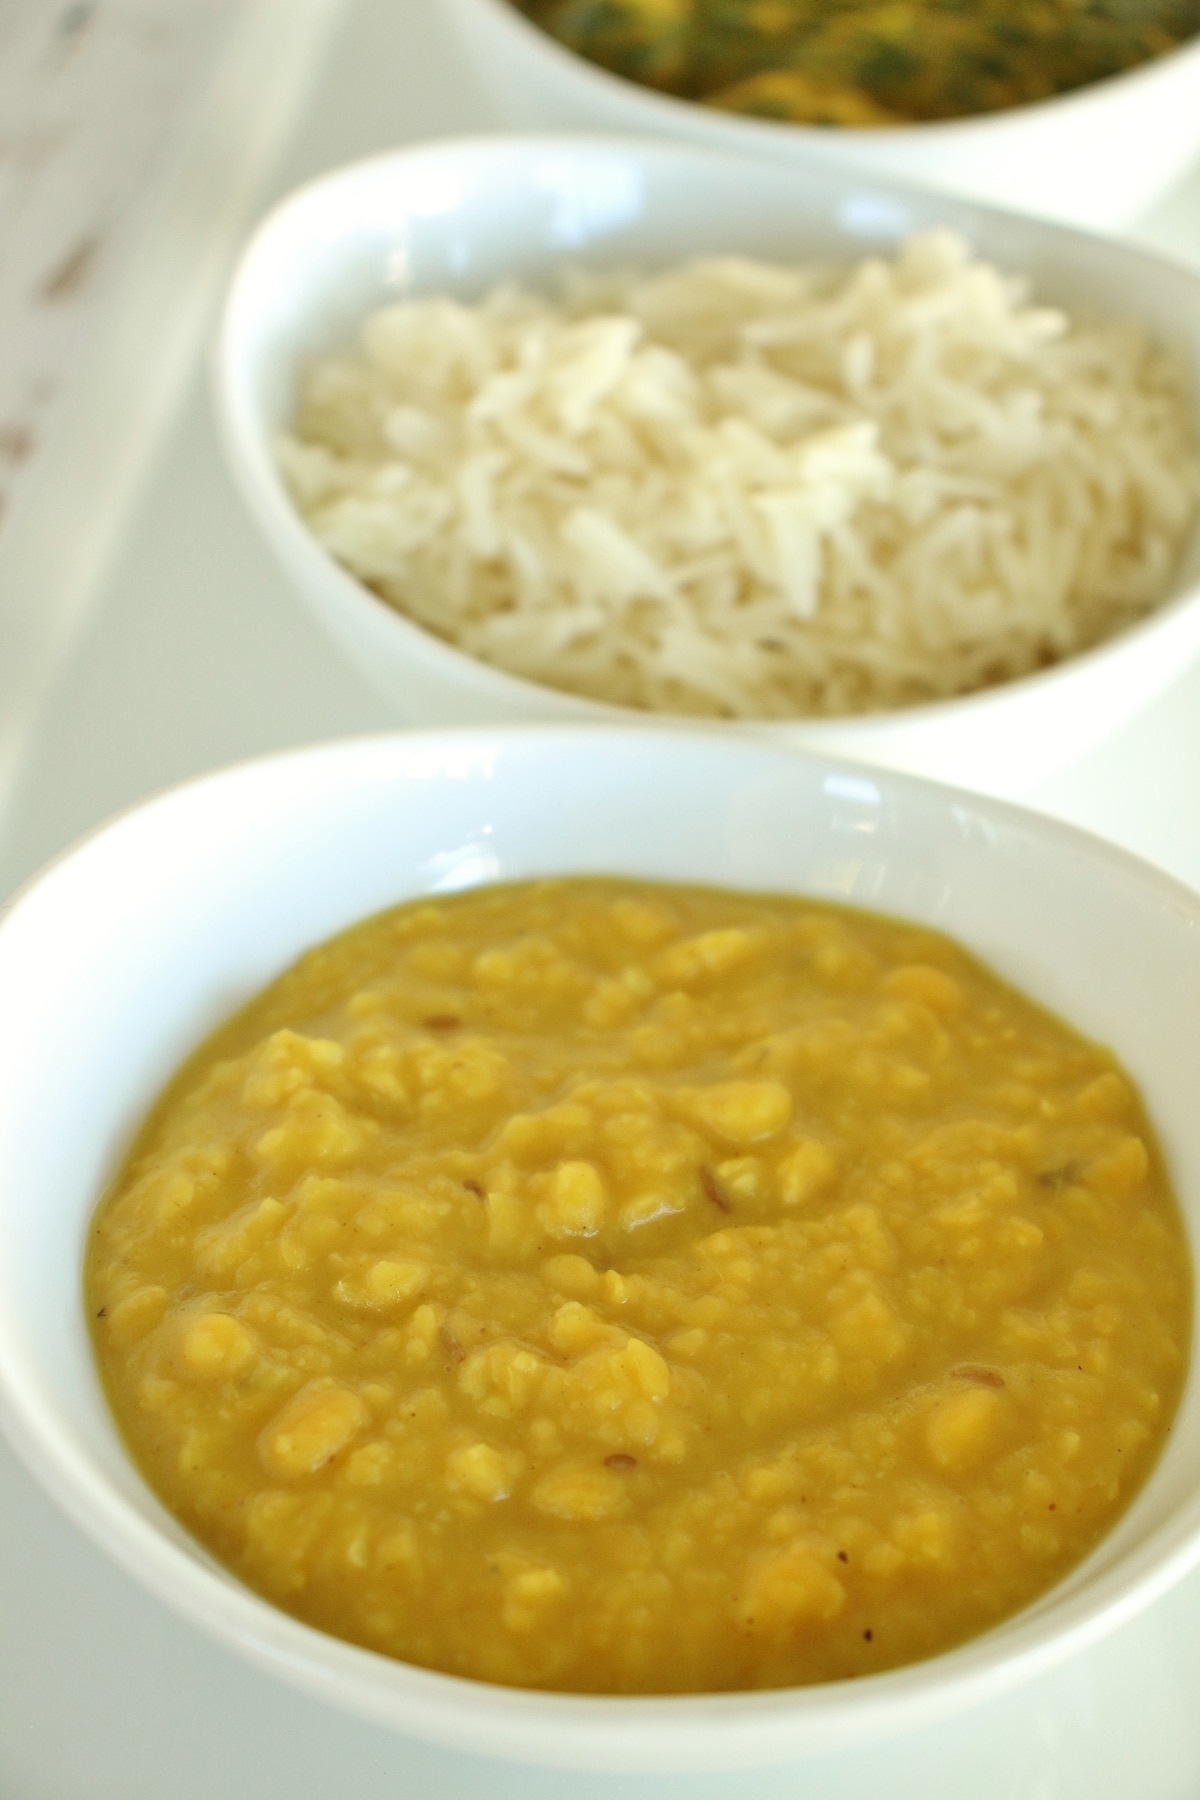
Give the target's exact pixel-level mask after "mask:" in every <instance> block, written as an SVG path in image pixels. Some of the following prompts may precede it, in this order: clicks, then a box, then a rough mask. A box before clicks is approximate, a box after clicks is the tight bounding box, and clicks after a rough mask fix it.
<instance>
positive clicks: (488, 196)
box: [216, 137, 1200, 795]
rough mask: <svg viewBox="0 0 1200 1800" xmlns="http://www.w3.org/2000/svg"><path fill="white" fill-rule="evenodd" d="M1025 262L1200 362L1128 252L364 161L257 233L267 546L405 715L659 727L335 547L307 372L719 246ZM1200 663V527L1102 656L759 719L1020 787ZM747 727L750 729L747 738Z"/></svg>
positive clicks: (904, 220)
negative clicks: (416, 321)
mask: <svg viewBox="0 0 1200 1800" xmlns="http://www.w3.org/2000/svg"><path fill="white" fill-rule="evenodd" d="M939 224H940V225H949V226H952V227H954V228H955V229H957V230H959V231H960V232H962V233H963V234H964V235H965V236H966V237H967V238H968V239H969V240H970V241H971V242H972V243H973V244H974V245H975V246H976V247H977V248H978V249H979V251H980V252H981V253H982V254H983V255H985V256H987V257H989V258H990V259H991V260H993V261H994V262H997V263H999V264H1001V265H1003V266H1005V267H1008V268H1014V269H1019V270H1023V271H1026V272H1027V273H1028V274H1029V275H1030V276H1031V278H1032V279H1033V281H1034V283H1035V284H1036V288H1037V291H1038V293H1039V294H1040V295H1042V296H1044V297H1045V298H1046V299H1048V300H1050V301H1054V302H1059V303H1062V304H1064V305H1067V306H1071V307H1075V308H1080V307H1084V308H1093V309H1100V310H1104V311H1108V312H1111V313H1114V314H1121V315H1130V316H1133V317H1136V318H1141V319H1144V320H1146V321H1147V322H1148V323H1149V324H1150V325H1151V326H1152V327H1153V328H1154V329H1155V330H1156V331H1157V332H1159V333H1160V334H1161V335H1163V336H1165V337H1170V338H1174V339H1177V340H1178V341H1179V342H1180V343H1181V344H1182V345H1183V346H1184V348H1185V349H1186V351H1187V353H1188V355H1189V357H1190V360H1191V362H1192V365H1193V367H1195V368H1197V369H1200V275H1198V274H1196V273H1194V272H1192V271H1189V270H1187V269H1183V268H1178V267H1175V266H1173V265H1171V264H1169V263H1166V262H1163V261H1162V260H1161V259H1160V258H1158V257H1155V256H1153V255H1151V254H1149V253H1147V252H1144V251H1140V250H1137V249H1135V248H1133V247H1132V246H1129V245H1124V244H1118V243H1114V242H1108V241H1105V240H1103V239H1099V238H1092V237H1088V236H1085V235H1082V234H1080V233H1077V232H1074V231H1071V230H1068V229H1066V228H1064V227H1060V226H1054V225H1049V224H1046V223H1044V222H1041V221H1036V220H1029V219H1019V218H1015V217H1012V216H1010V215H1008V214H1004V213H998V212H993V211H991V210H989V209H987V208H983V207H978V206H975V205H972V204H970V203H968V202H966V201H956V200H951V199H947V198H945V197H941V196H935V195H930V194H927V193H921V192H919V191H916V190H911V189H905V188H900V187H895V186H891V185H888V184H886V183H882V182H878V181H875V180H873V179H871V178H869V177H865V176H858V175H855V174H852V173H846V172H838V171H829V170H820V169H805V168H800V167H798V166H797V167H792V168H785V167H780V166H778V165H771V164H762V163H750V162H746V161H743V160H741V159H738V158H735V157H729V156H718V155H713V154H711V153H709V152H706V151H704V150H697V149H693V148H691V147H689V146H686V145H669V144H662V143H654V142H645V143H642V142H626V141H621V140H618V139H603V138H599V139H587V138H582V139H581V138H537V137H533V138H496V139H486V138H484V139H473V140H466V141H460V142H447V143H441V144H433V145H428V146H425V147H423V148H419V149H414V150H404V151H400V152H397V153H395V154H392V155H388V156H382V157H378V158H375V159H373V160H371V161H369V162H363V163H358V164H355V165H352V166H351V167H349V168H345V169H342V170H339V171H338V172H336V173H334V174H332V175H329V176H326V177H325V178H324V179H323V180H320V181H317V182H315V183H313V184H312V185H311V186H309V187H306V188H303V189H301V190H300V191H299V192H298V193H296V194H294V195H293V196H292V197H291V198H290V199H288V200H286V201H285V202H284V203H283V204H282V205H281V206H280V207H278V208H277V209H276V210H275V211H274V212H273V213H272V214H271V215H270V216H269V217H268V218H267V219H266V220H265V221H264V223H263V224H262V225H261V226H260V228H259V229H258V231H257V232H256V234H255V236H254V237H253V239H252V240H251V242H250V244H249V246H248V248H247V249H246V252H245V254H244V256H243V258H242V261H241V264H240V267H239V269H238V271H237V275H236V277H235V280H234V282H233V286H232V290H231V293H230V296H229V300H228V303H227V306H226V310H225V316H224V321H223V324H222V328H221V334H220V342H219V346H218V354H217V366H216V387H217V397H218V404H219V411H220V416H221V422H222V425H223V434H224V440H225V444H226V448H227V451H228V457H229V462H230V466H231V468H232V470H233V473H234V476H235V478H236V480H237V483H238V486H239V487H240V489H241V492H242V495H243V497H244V499H245V501H246V503H247V505H248V506H249V508H250V510H251V512H252V513H253V515H254V517H255V519H256V520H257V521H258V524H259V525H260V527H261V528H262V531H263V533H264V535H265V537H266V540H267V542H268V544H269V545H270V546H271V548H272V550H273V551H274V552H275V554H276V556H277V558H278V559H279V561H280V563H281V564H282V566H283V568H284V569H285V570H286V572H287V574H288V575H289V577H290V578H291V580H292V582H293V584H294V587H295V590H296V593H297V595H298V597H299V598H300V599H301V600H302V601H304V602H305V603H306V604H307V606H308V607H309V608H310V610H311V611H312V612H313V613H314V615H315V616H316V618H317V619H318V620H319V621H320V623H321V624H322V625H323V626H324V628H325V629H326V630H327V631H328V633H329V635H330V636H331V637H332V638H333V640H334V641H335V643H337V644H338V645H339V646H340V647H341V649H342V650H343V651H344V653H345V654H346V655H347V657H349V659H350V660H351V661H352V662H353V663H354V664H355V665H356V666H357V667H358V669H359V670H360V671H361V673H362V674H363V675H364V676H365V677H366V678H367V680H368V681H370V682H371V683H372V685H373V686H374V687H376V688H377V689H378V690H379V691H380V692H382V693H383V694H385V695H387V696H388V697H389V698H390V699H391V700H392V701H393V702H394V703H395V704H396V706H397V708H398V709H399V712H400V717H401V720H402V722H404V723H408V724H458V723H470V722H475V721H478V722H485V721H496V722H502V721H506V720H508V721H514V722H515V721H520V720H533V719H562V720H570V719H576V720H584V719H589V718H590V719H611V720H619V719H624V720H626V721H631V720H633V719H635V718H642V717H645V715H639V714H635V713H632V712H629V711H627V710H625V709H622V708H619V707H613V706H605V705H601V704H600V703H598V702H594V701H589V700H584V699H580V698H578V697H576V696H574V695H571V694H565V693H560V692H558V691H557V690H555V689H553V688H549V687H544V686H539V685H537V684H535V683H533V682H529V681H524V680H521V679H520V678H518V677H517V676H513V675H508V674H506V673H504V672H503V671H501V670H499V669H495V668H492V667H491V666H489V665H488V664H486V663H482V662H479V661H477V660H476V659H474V658H472V657H470V656H467V655H465V654H464V653H463V652H461V651H459V650H456V649H454V648H452V647H451V646H450V645H448V644H446V643H444V642H442V641H441V640H440V639H439V638H437V637H435V636H433V635H432V634H431V633H429V632H426V631H423V630H422V629H421V628H420V627H419V626H416V625H414V624H412V623H410V622H409V621H408V620H407V619H405V618H403V617H402V616H401V614H399V613H398V612H396V611H395V610H394V609H393V608H392V607H390V606H388V605H386V604H385V603H384V602H383V601H382V600H379V599H378V598H376V596H375V595H373V594H371V593H370V592H369V591H368V590H367V589H366V588H365V587H363V586H362V585H361V584H360V583H359V582H358V581H356V580H355V579H354V577H353V576H351V575H350V574H348V573H347V572H346V571H345V570H344V569H342V568H341V567H340V566H339V565H338V564H337V563H336V562H335V561H334V560H333V558H332V557H331V556H330V555H329V554H328V553H327V552H326V551H325V550H324V549H322V547H321V546H320V545H319V544H318V543H317V541H316V539H315V538H314V537H313V536H312V534H311V532H310V531H309V530H308V527H307V526H306V525H305V524H304V522H303V520H302V519H301V517H300V515H299V513H298V512H297V511H296V509H295V507H294V506H293V504H292V502H291V500H290V498H289V497H288V494H287V492H286V490H285V488H284V486H283V483H282V481H281V479H280V476H279V472H278V469H277V466H276V461H275V456H274V452H273V447H272V446H273V437H274V433H275V432H276V431H277V430H278V429H279V428H280V427H281V426H282V425H283V424H285V423H286V422H287V421H288V420H289V419H290V416H291V411H292V406H293V395H294V388H295V380H296V370H297V366H298V365H299V364H300V363H301V362H302V360H303V359H304V358H305V357H306V356H307V355H309V354H310V353H312V352H315V351H320V350H327V349H329V348H330V347H332V346H334V345H338V344H343V343H345V342H347V341H349V340H350V339H351V338H352V336H353V334H354V332H355V329H356V327H357V326H358V325H359V324H360V322H361V321H362V319H363V317H364V316H365V315H366V313H367V312H369V311H370V310H371V309H372V308H373V307H375V306H377V305H380V304H383V303H384V302H386V301H387V300H389V299H394V298H396V297H397V296H398V295H401V294H405V293H410V292H427V291H430V290H448V291H451V292H454V293H459V294H466V295H476V294H479V293H480V292H482V291H483V290H485V289H486V288H488V287H489V286H490V285H492V284H493V283H495V282H496V281H498V280H500V279H502V278H504V277H506V276H523V277H526V278H529V279H531V280H534V281H536V280H538V279H539V278H544V277H545V276H546V275H547V274H548V273H549V272H550V271H552V270H553V269H555V268H556V267H558V266H560V265H561V264H562V263H563V262H564V261H574V262H590V263H593V264H604V263H628V262H630V261H633V262H641V263H643V264H645V265H656V264H664V263H670V262H672V261H676V260H679V259H682V258H684V257H687V256H688V255H694V254H697V253H699V252H702V251H718V250H724V251H742V252H745V253H748V254H758V255H765V256H774V257H776V258H780V257H784V258H786V257H789V256H793V257H804V256H810V257H817V258H827V259H828V258H833V259H842V260H845V261H852V260H854V259H855V258H858V257H861V256H863V255H866V254H868V253H869V252H871V251H875V250H884V251H887V250H894V249H895V247H896V246H897V244H898V243H900V242H901V241H902V240H903V239H904V238H905V237H906V236H907V235H908V234H909V233H910V232H912V231H915V230H920V229H923V228H925V227H928V226H931V225H939ZM1198 649H1200V533H1198V534H1197V538H1196V541H1195V543H1194V544H1193V545H1192V547H1191V551H1190V554H1189V555H1188V557H1187V558H1186V559H1185V562H1184V565H1183V567H1182V569H1181V571H1180V574H1179V577H1178V580H1177V583H1176V590H1175V593H1174V595H1173V597H1171V598H1169V599H1168V600H1167V601H1166V603H1164V604H1163V605H1162V606H1161V607H1160V608H1159V609H1158V610H1157V611H1156V612H1155V613H1154V614H1153V615H1152V616H1150V617H1149V618H1147V619H1146V620H1145V621H1143V622H1142V623H1140V624H1138V625H1137V626H1135V627H1134V628H1133V629H1131V630H1129V631H1127V632H1125V633H1124V634H1123V635H1122V636H1120V637H1119V638H1116V639H1114V640H1112V641H1111V642H1109V643H1108V644H1106V645H1103V646H1101V647H1100V648H1098V649H1096V650H1093V651H1089V652H1087V653H1086V654H1084V655H1082V656H1077V657H1074V658H1072V659H1070V660H1069V661H1067V662H1064V663H1062V664H1060V665H1059V666H1058V667H1056V668H1054V669H1051V670H1048V671H1047V672H1045V673H1043V674H1039V675H1035V676H1032V677H1028V678H1025V679H1023V680H1020V681H1016V682H1011V683H1009V684H1008V685H1006V686H1004V687H1000V688H995V689H992V690H989V691H988V692H986V693H984V694H979V695H973V696H969V697H967V698H965V699H960V700H950V701H943V702H940V703H938V704H936V705H931V706H923V707H914V708H910V709H908V710H905V711H903V712H889V713H878V714H873V715H865V716H863V717H859V718H853V719H844V720H833V721H828V720H815V721H813V720H809V721H804V720H798V721H796V722H794V723H792V722H787V723H777V722H772V723H770V724H763V725H755V726H753V729H755V730H764V731H769V732H770V733H771V734H772V735H774V736H779V737H783V738H785V739H788V740H790V741H793V742H803V743H806V744H810V745H812V746H813V747H815V748H818V749H822V750H829V751H832V752H833V753H835V754H838V755H842V754H845V755H850V756H859V757H864V758H866V759H868V760H871V761H875V762H880V763H885V764H889V765H891V766H893V767H897V768H907V769H910V770H913V771H916V772H917V773H920V774H928V775H933V776H935V777H936V776H946V777H949V778H952V779H954V780H955V781H960V782H963V783H965V784H969V785H972V786H977V787H980V788H982V789H984V790H986V791H989V792H992V793H998V794H1007V795H1014V794H1019V793H1021V792H1023V791H1024V790H1025V789H1026V788H1028V787H1029V786H1031V785H1032V784H1033V783H1034V782H1036V781H1037V780H1039V779H1040V778H1043V777H1044V776H1046V775H1048V774H1049V773H1051V772H1052V771H1053V770H1054V769H1056V768H1058V767H1060V766H1062V765H1063V764H1065V763H1067V762H1070V761H1071V760H1072V759H1073V758H1075V757H1077V756H1079V755H1080V754H1082V753H1083V752H1084V751H1085V750H1087V749H1088V748H1089V747H1090V746H1091V745H1092V744H1094V743H1095V742H1097V741H1098V740H1099V739H1101V738H1102V737H1104V736H1105V735H1106V734H1108V733H1109V732H1111V731H1113V730H1115V729H1116V727H1117V726H1119V725H1120V724H1121V723H1122V722H1123V721H1124V720H1126V719H1127V718H1129V717H1131V716H1132V715H1133V714H1134V713H1136V712H1137V711H1138V710H1139V709H1140V708H1142V707H1143V706H1145V705H1146V704H1147V703H1148V702H1149V701H1150V700H1152V699H1153V698H1154V697H1155V696H1156V695H1157V694H1158V693H1159V692H1160V691H1161V689H1162V688H1163V687H1165V686H1166V685H1167V684H1168V683H1169V682H1171V681H1173V680H1174V679H1175V678H1176V677H1177V676H1178V674H1179V672H1180V670H1181V669H1182V668H1183V667H1184V666H1185V665H1186V663H1187V662H1188V661H1189V660H1190V659H1191V658H1192V657H1193V656H1194V655H1195V654H1196V652H1197V650H1198ZM728 729H729V730H730V731H731V732H736V731H739V730H743V729H745V727H744V726H740V725H732V726H730V727H728Z"/></svg>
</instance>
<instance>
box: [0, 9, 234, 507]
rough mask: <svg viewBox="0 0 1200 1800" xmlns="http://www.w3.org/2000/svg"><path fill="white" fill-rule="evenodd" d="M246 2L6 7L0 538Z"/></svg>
mask: <svg viewBox="0 0 1200 1800" xmlns="http://www.w3.org/2000/svg"><path fill="white" fill-rule="evenodd" d="M239 3H240V0H0V529H2V528H3V521H4V519H5V518H6V517H8V516H11V513H12V510H13V508H14V506H15V505H16V504H17V502H18V500H19V496H20V493H21V491H22V490H23V489H24V487H25V485H26V484H27V483H28V481H29V478H30V475H31V473H32V471H33V469H34V467H35V466H36V464H37V462H38V459H39V456H40V454H41V453H42V451H43V450H44V448H45V446H46V444H47V443H48V442H49V440H50V438H51V437H52V435H53V433H54V430H55V425H56V421H57V418H58V414H59V411H60V407H61V397H62V394H63V392H64V389H65V387H66V385H67V383H68V381H69V377H70V374H71V371H72V369H73V367H74V366H75V363H76V361H77V359H78V357H79V355H80V353H81V351H82V349H83V348H84V346H85V344H86V341H87V335H88V328H89V324H90V322H91V320H92V318H93V317H94V316H95V313H96V309H97V306H98V303H99V301H100V299H101V297H102V295H103V293H104V290H105V288H106V287H107V285H108V283H109V282H110V281H111V280H112V278H113V276H114V273H115V271H116V270H117V269H118V268H119V266H120V262H121V255H122V245H123V242H124V241H125V239H126V238H127V237H128V236H129V235H130V234H131V233H132V232H134V231H136V226H137V212H138V200H139V197H140V195H141V194H142V193H143V192H144V191H145V190H146V188H147V186H148V184H149V182H150V180H151V178H152V174H153V171H154V169H155V167H156V166H157V164H158V162H159V161H160V160H161V153H162V151H163V150H164V149H165V147H166V146H167V144H168V142H169V139H170V137H171V134H172V132H173V131H174V130H175V129H176V128H177V127H178V124H179V122H180V121H181V120H184V119H186V116H187V112H188V108H189V104H190V103H191V101H192V99H193V96H195V95H196V94H197V93H198V92H199V90H200V86H201V82H202V77H203V74H204V72H205V70H206V67H207V65H208V61H209V58H210V57H211V55H212V54H213V52H214V50H215V48H216V46H217V45H218V44H219V42H220V39H221V35H222V27H223V26H224V25H225V24H226V23H227V22H228V21H229V19H230V17H231V15H232V13H233V11H234V8H235V7H236V6H238V5H239Z"/></svg>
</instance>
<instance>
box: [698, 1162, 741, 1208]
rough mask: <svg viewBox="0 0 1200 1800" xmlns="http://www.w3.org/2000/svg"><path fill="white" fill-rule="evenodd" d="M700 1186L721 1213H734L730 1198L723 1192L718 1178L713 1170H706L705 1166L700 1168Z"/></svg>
mask: <svg viewBox="0 0 1200 1800" xmlns="http://www.w3.org/2000/svg"><path fill="white" fill-rule="evenodd" d="M700 1185H701V1187H702V1188H703V1189H704V1192H705V1193H706V1194H707V1196H708V1198H709V1199H710V1200H711V1201H712V1203H713V1205H714V1206H715V1207H716V1208H717V1210H718V1211H719V1212H723V1213H727V1212H732V1211H733V1208H732V1206H731V1205H730V1202H729V1196H728V1195H727V1194H724V1193H722V1192H721V1189H720V1186H719V1185H718V1182H717V1178H716V1176H715V1175H714V1174H713V1172H712V1170H711V1169H706V1168H705V1167H704V1165H703V1164H701V1166H700Z"/></svg>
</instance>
